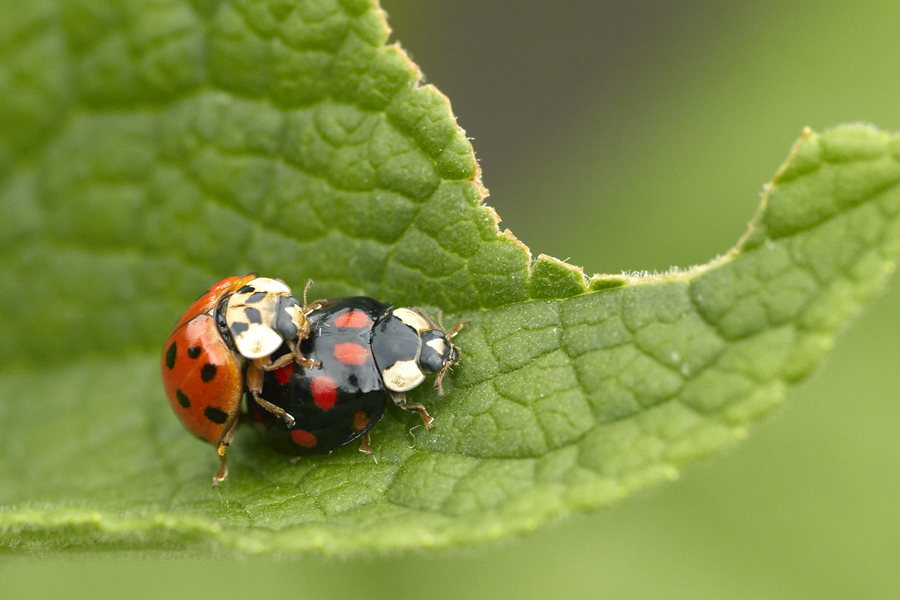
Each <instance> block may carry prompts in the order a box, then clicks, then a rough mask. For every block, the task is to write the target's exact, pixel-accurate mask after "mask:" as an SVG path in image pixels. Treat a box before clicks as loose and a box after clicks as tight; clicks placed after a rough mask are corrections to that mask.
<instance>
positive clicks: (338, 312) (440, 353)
mask: <svg viewBox="0 0 900 600" xmlns="http://www.w3.org/2000/svg"><path fill="white" fill-rule="evenodd" d="M310 308H311V309H312V311H311V312H309V313H307V318H308V319H309V323H310V328H311V329H310V335H309V337H307V338H306V339H305V340H303V342H302V344H301V348H300V352H301V353H302V355H303V356H304V357H305V358H307V359H309V360H311V361H313V363H314V364H313V365H312V366H304V365H300V364H294V363H289V364H287V365H286V366H284V367H282V368H280V369H277V370H275V371H272V372H268V373H266V374H265V379H264V382H263V390H262V397H264V398H265V399H266V400H267V401H268V402H271V403H272V404H274V405H275V406H277V407H279V408H281V409H283V410H284V412H285V413H286V414H288V415H290V416H291V417H292V418H293V424H292V425H290V424H289V423H290V422H291V420H290V419H284V418H281V419H279V418H277V417H274V416H273V415H272V414H271V412H270V411H267V410H264V409H263V408H262V407H260V406H259V405H258V404H257V403H256V402H254V401H253V398H252V397H249V396H248V398H247V402H248V406H249V411H250V415H251V417H252V418H253V420H254V421H255V422H256V423H257V424H258V426H259V427H258V429H259V431H260V432H261V434H262V436H263V440H264V441H265V443H266V444H267V445H269V446H270V447H272V448H273V449H275V450H277V451H279V452H282V453H284V454H292V455H298V456H299V455H307V454H328V453H330V452H331V451H332V450H335V449H336V448H340V447H341V446H344V445H346V444H348V443H350V442H351V441H353V440H355V439H357V438H360V437H361V438H362V443H361V444H360V450H361V451H362V452H366V453H370V451H369V439H368V431H369V429H371V428H372V426H373V425H374V424H375V423H376V422H377V421H378V420H379V419H380V418H381V417H382V416H383V415H384V410H385V407H386V405H387V394H390V396H391V398H392V399H393V401H394V403H395V404H397V406H399V407H401V408H404V409H406V410H411V411H418V412H419V414H420V415H421V417H422V422H423V423H424V424H425V427H427V428H428V429H431V422H432V418H431V417H430V416H429V415H428V413H427V412H426V410H425V407H423V406H422V405H421V404H418V403H413V402H407V401H406V398H405V393H406V392H407V391H409V390H411V389H413V388H415V387H416V386H418V385H419V384H421V383H422V382H423V381H424V380H425V378H426V374H428V373H437V378H436V380H435V387H436V388H437V389H438V391H439V392H440V393H443V389H442V385H441V383H442V381H443V378H444V375H445V374H446V373H447V370H448V369H449V368H450V367H452V366H454V365H455V364H457V362H458V360H459V351H458V349H457V348H456V347H455V346H454V345H453V344H452V343H451V341H450V340H451V339H452V338H453V336H454V335H456V333H457V332H458V331H459V330H460V328H461V327H462V326H463V325H464V324H465V323H460V324H458V325H456V326H455V327H453V328H452V329H450V330H449V331H444V329H443V327H439V326H438V325H436V324H435V323H434V321H432V320H431V318H430V317H429V316H428V315H426V314H425V313H424V312H422V311H421V310H419V309H415V308H413V309H410V308H398V309H392V308H391V306H390V305H387V304H382V303H381V302H378V301H377V300H374V299H372V298H367V297H364V296H357V297H353V298H339V299H335V300H324V301H319V302H315V303H313V304H312V305H311V306H310Z"/></svg>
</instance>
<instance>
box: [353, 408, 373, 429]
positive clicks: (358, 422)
mask: <svg viewBox="0 0 900 600" xmlns="http://www.w3.org/2000/svg"><path fill="white" fill-rule="evenodd" d="M368 425H369V415H367V414H366V413H364V412H358V413H356V414H355V415H353V429H354V431H362V430H363V429H365V428H366V427H367V426H368Z"/></svg>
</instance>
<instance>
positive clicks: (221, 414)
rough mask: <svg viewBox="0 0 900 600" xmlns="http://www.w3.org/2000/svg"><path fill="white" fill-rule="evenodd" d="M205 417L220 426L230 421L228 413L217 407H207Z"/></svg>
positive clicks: (204, 412)
mask: <svg viewBox="0 0 900 600" xmlns="http://www.w3.org/2000/svg"><path fill="white" fill-rule="evenodd" d="M203 415H204V416H205V417H206V418H207V419H209V420H210V421H212V422H213V423H217V424H219V425H221V424H222V423H224V422H225V421H227V420H228V413H226V412H225V411H223V410H219V409H218V408H216V407H215V406H209V407H207V408H206V410H204V411H203Z"/></svg>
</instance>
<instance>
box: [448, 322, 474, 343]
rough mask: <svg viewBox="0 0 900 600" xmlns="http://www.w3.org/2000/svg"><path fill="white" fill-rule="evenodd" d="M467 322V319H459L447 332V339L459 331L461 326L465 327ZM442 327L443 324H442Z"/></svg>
mask: <svg viewBox="0 0 900 600" xmlns="http://www.w3.org/2000/svg"><path fill="white" fill-rule="evenodd" d="M468 324H469V321H460V322H459V323H457V324H456V325H454V326H453V328H452V329H450V331H448V332H447V339H452V338H453V336H455V335H456V334H457V333H459V330H460V329H462V328H463V327H465V326H466V325H468ZM442 327H443V325H442Z"/></svg>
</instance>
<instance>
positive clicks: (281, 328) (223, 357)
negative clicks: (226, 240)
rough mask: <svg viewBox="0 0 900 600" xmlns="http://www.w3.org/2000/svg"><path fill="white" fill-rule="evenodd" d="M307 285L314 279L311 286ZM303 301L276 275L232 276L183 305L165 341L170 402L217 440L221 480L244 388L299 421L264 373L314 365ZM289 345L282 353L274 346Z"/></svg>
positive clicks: (195, 429)
mask: <svg viewBox="0 0 900 600" xmlns="http://www.w3.org/2000/svg"><path fill="white" fill-rule="evenodd" d="M307 287H308V286H307ZM305 312H306V311H305V309H304V307H303V305H301V304H300V302H299V301H298V300H297V299H296V298H294V297H293V296H292V295H291V289H290V288H289V287H288V286H287V285H285V284H284V283H283V282H281V281H279V280H276V279H268V278H265V277H257V276H256V274H254V273H251V274H249V275H244V276H243V277H226V278H225V279H223V280H222V281H220V282H218V283H217V284H215V285H214V286H212V287H211V288H209V290H207V291H206V292H205V293H204V294H203V295H202V296H200V298H199V299H197V301H196V302H194V303H193V304H191V306H190V307H189V308H188V309H187V311H185V313H184V314H183V315H182V316H181V318H180V319H179V320H178V322H177V323H176V324H175V327H174V328H173V329H172V332H171V333H170V334H169V337H168V339H167V340H166V343H165V346H163V353H162V362H161V366H162V378H163V386H164V387H165V389H166V395H167V396H168V397H169V403H170V404H171V405H172V410H174V411H175V414H176V415H177V416H178V418H179V419H181V422H182V423H183V424H184V426H185V427H186V428H187V429H188V431H190V432H191V433H193V434H194V435H195V436H197V437H198V438H200V439H202V440H206V441H207V442H209V443H210V444H212V445H214V446H216V447H217V448H218V453H219V456H220V458H221V466H220V467H219V470H218V472H217V473H216V475H215V476H214V477H213V486H217V485H219V482H221V481H222V480H223V479H225V476H226V475H227V474H228V467H227V462H226V458H225V448H226V446H228V445H229V444H230V443H231V439H232V437H233V436H234V430H235V426H236V425H237V421H238V413H239V410H240V406H241V398H242V397H243V395H244V390H245V388H246V389H247V390H248V393H249V394H250V395H251V396H252V397H253V399H254V400H255V402H256V405H257V406H260V407H262V408H263V409H265V410H267V411H270V412H271V413H272V415H274V416H275V417H276V418H279V419H281V420H283V421H284V422H285V423H288V424H293V422H294V419H293V417H292V416H291V415H290V414H289V413H286V412H285V411H284V410H283V409H281V408H279V407H277V406H275V405H273V404H270V403H269V402H267V401H266V400H264V399H263V398H262V397H260V392H261V391H262V388H263V374H264V373H265V372H266V371H271V370H274V369H278V368H283V367H284V366H285V365H287V364H290V363H292V362H296V363H297V364H301V365H306V366H309V367H311V366H313V362H312V361H311V360H309V359H306V358H304V357H303V355H302V354H301V351H300V342H301V340H303V339H304V338H306V336H308V335H309V321H308V320H307V318H306V314H305ZM279 348H286V351H285V352H283V353H282V355H281V356H279V357H278V358H277V359H275V360H272V354H273V353H275V352H276V350H279Z"/></svg>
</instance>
